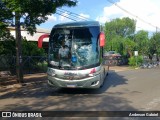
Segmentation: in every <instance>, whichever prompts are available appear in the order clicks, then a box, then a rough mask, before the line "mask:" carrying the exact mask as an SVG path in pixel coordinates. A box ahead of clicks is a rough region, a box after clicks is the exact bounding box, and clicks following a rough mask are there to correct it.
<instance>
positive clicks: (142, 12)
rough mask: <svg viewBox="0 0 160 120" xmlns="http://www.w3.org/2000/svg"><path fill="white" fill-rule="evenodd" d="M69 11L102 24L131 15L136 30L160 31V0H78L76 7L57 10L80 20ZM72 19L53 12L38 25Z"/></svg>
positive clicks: (43, 25)
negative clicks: (134, 21)
mask: <svg viewBox="0 0 160 120" xmlns="http://www.w3.org/2000/svg"><path fill="white" fill-rule="evenodd" d="M59 10H60V11H59ZM67 11H69V12H71V13H75V14H78V15H80V16H82V18H83V19H84V17H85V18H87V19H89V20H96V21H99V22H100V24H102V25H103V24H105V22H109V21H111V20H113V19H116V18H123V17H129V18H131V19H134V20H136V31H138V30H146V31H149V32H156V30H157V31H160V0H78V4H77V6H75V7H62V8H60V9H58V10H57V12H58V13H61V14H62V15H65V16H67V17H69V18H74V19H76V20H79V18H78V17H73V15H74V14H68V13H69V12H67ZM70 21H73V20H70V19H68V18H65V17H63V16H60V15H58V14H53V15H51V16H48V20H47V21H46V22H45V23H43V24H41V25H40V26H38V27H40V28H44V29H51V28H52V27H53V26H54V25H55V24H58V23H64V22H70ZM156 28H157V29H156Z"/></svg>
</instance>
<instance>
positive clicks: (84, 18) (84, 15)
mask: <svg viewBox="0 0 160 120" xmlns="http://www.w3.org/2000/svg"><path fill="white" fill-rule="evenodd" d="M79 18H80V19H83V20H86V19H89V18H90V16H89V15H87V14H83V13H80V14H79Z"/></svg>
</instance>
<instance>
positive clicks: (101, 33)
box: [99, 32, 105, 47]
mask: <svg viewBox="0 0 160 120" xmlns="http://www.w3.org/2000/svg"><path fill="white" fill-rule="evenodd" d="M99 41H100V47H104V45H105V34H104V33H103V32H100V35H99Z"/></svg>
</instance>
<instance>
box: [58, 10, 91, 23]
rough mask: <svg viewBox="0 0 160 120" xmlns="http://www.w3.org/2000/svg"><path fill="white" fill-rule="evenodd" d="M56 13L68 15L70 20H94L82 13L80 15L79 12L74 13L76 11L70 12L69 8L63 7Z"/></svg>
mask: <svg viewBox="0 0 160 120" xmlns="http://www.w3.org/2000/svg"><path fill="white" fill-rule="evenodd" d="M56 14H58V15H60V16H63V17H66V18H68V19H70V20H73V21H80V20H81V21H88V20H92V19H89V18H87V17H84V16H82V15H79V14H77V13H74V12H70V11H68V10H65V9H62V8H59V9H57V11H56Z"/></svg>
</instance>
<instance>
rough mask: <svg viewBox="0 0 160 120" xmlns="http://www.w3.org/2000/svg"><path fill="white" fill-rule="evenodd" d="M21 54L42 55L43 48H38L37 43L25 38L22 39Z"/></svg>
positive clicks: (43, 53) (43, 52)
mask: <svg viewBox="0 0 160 120" xmlns="http://www.w3.org/2000/svg"><path fill="white" fill-rule="evenodd" d="M22 55H23V56H44V55H45V51H44V49H43V48H42V49H39V48H38V47H37V43H35V42H29V41H27V40H23V41H22Z"/></svg>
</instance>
